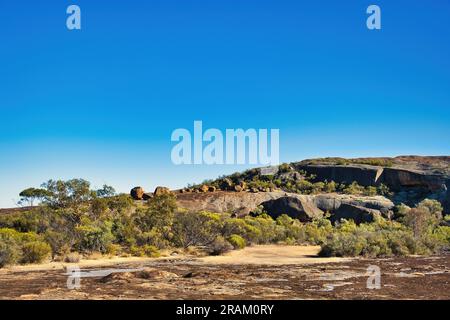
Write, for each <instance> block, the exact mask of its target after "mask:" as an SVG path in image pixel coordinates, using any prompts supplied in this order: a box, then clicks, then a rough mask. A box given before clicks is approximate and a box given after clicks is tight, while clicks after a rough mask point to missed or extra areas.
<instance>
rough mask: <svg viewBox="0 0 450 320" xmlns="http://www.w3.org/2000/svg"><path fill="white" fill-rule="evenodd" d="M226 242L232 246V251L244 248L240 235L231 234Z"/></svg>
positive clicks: (243, 240) (243, 241)
mask: <svg viewBox="0 0 450 320" xmlns="http://www.w3.org/2000/svg"><path fill="white" fill-rule="evenodd" d="M227 240H228V242H229V243H230V244H231V245H232V246H233V248H234V249H244V248H245V245H246V243H245V239H244V238H242V237H241V236H240V235H237V234H232V235H231V236H230V237H229V238H228V239H227Z"/></svg>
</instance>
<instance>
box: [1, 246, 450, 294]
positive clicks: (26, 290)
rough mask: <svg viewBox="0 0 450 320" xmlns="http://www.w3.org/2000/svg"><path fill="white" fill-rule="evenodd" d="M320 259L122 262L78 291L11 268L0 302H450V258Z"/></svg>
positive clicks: (96, 269) (301, 253)
mask: <svg viewBox="0 0 450 320" xmlns="http://www.w3.org/2000/svg"><path fill="white" fill-rule="evenodd" d="M316 252H317V247H297V248H295V247H294V248H292V247H291V246H261V247H251V248H247V250H242V251H238V252H233V253H232V254H230V255H228V256H224V257H208V258H195V257H187V256H184V257H180V258H178V259H164V258H163V259H146V260H142V261H136V260H134V261H121V262H117V261H116V262H117V263H116V264H113V265H108V266H100V265H95V266H85V267H82V271H83V272H85V273H87V274H90V275H91V276H89V277H83V278H81V283H80V285H81V286H80V288H79V289H75V290H69V289H68V288H67V279H68V275H67V274H66V273H65V270H63V268H58V269H51V268H50V269H45V268H44V269H39V270H38V269H36V268H34V269H33V268H30V269H28V270H27V269H20V268H15V269H14V268H12V269H9V270H0V299H450V290H449V289H450V256H449V255H443V256H436V257H405V258H389V259H338V260H335V261H333V260H321V258H318V257H316V256H314V253H316ZM295 259H297V260H295ZM308 259H311V260H308ZM277 260H278V261H277ZM319 260H321V262H322V263H316V261H319ZM280 261H282V262H283V263H279V262H280ZM325 261H327V262H325ZM310 262H311V263H310ZM370 265H376V266H378V267H380V269H381V288H380V289H367V279H368V274H367V267H368V266H370ZM112 268H119V269H121V272H120V273H110V272H111V269H112ZM108 273H109V274H108Z"/></svg>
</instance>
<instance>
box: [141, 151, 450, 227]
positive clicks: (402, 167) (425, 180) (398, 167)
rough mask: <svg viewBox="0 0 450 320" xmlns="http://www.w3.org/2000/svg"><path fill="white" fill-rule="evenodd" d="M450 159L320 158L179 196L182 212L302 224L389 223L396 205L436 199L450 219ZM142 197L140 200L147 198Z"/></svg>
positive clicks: (232, 178)
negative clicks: (262, 214) (258, 215)
mask: <svg viewBox="0 0 450 320" xmlns="http://www.w3.org/2000/svg"><path fill="white" fill-rule="evenodd" d="M449 187H450V157H448V156H441V157H420V156H400V157H395V158H358V159H343V158H323V159H310V160H304V161H301V162H295V163H290V164H283V165H280V166H279V167H272V168H257V169H251V170H248V171H245V172H242V173H235V174H233V175H230V176H225V177H221V178H219V179H216V180H211V181H205V182H204V183H203V184H199V185H196V186H192V187H190V188H185V189H183V190H179V191H178V193H179V194H178V195H177V199H178V203H179V205H180V207H183V208H186V209H188V210H209V211H215V212H229V213H232V214H234V215H236V216H244V215H247V214H251V213H252V212H255V211H258V210H265V211H267V212H269V213H270V214H271V215H272V216H278V215H280V214H282V213H287V214H289V215H290V216H293V217H296V218H299V219H300V220H302V221H309V220H311V219H313V218H314V217H318V216H321V215H323V214H324V213H325V212H328V213H331V219H332V220H338V219H340V218H348V219H354V220H355V221H358V222H363V221H372V220H373V219H374V217H375V216H376V215H382V216H385V217H387V218H390V217H392V215H393V214H394V207H395V205H398V204H401V203H403V204H406V205H409V206H414V205H416V204H417V203H419V202H420V201H422V200H423V199H426V198H428V199H435V200H438V201H439V202H440V203H441V204H442V206H443V207H444V214H450V191H449V190H448V188H449ZM150 196H151V194H146V195H145V196H144V197H150Z"/></svg>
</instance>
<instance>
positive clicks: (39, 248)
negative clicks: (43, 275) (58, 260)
mask: <svg viewBox="0 0 450 320" xmlns="http://www.w3.org/2000/svg"><path fill="white" fill-rule="evenodd" d="M51 252H52V249H51V248H50V246H49V245H48V243H45V242H43V241H32V242H27V243H25V244H24V245H23V246H22V257H21V260H20V262H21V263H40V262H42V261H43V260H44V259H45V258H47V257H48V256H49V255H50V254H51Z"/></svg>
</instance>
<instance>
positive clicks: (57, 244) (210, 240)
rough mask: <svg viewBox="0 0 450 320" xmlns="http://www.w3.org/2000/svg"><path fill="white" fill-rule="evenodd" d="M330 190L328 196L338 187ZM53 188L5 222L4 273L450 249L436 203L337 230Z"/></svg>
mask: <svg viewBox="0 0 450 320" xmlns="http://www.w3.org/2000/svg"><path fill="white" fill-rule="evenodd" d="M330 184H331V182H330V183H324V186H323V188H326V187H327V188H330V189H333V188H335V187H336V186H333V184H331V185H330ZM55 186H56V187H55ZM353 187H355V186H353ZM48 188H49V189H46V190H47V191H48V192H49V193H48V194H53V196H48V198H47V199H45V201H42V203H41V204H40V205H39V206H38V207H36V208H35V209H32V210H30V211H26V212H16V213H12V214H8V215H0V267H3V266H5V265H11V264H17V263H39V262H42V261H44V260H45V259H50V258H51V259H54V260H58V261H68V262H72V261H73V262H76V261H78V260H79V259H80V258H81V257H83V256H84V257H90V256H92V255H99V254H106V255H125V256H126V255H134V256H142V257H143V256H148V257H158V256H159V255H160V251H161V250H162V249H175V248H184V249H193V248H194V249H195V248H198V249H201V250H202V251H203V252H207V253H209V254H215V255H217V254H222V253H224V252H227V251H228V250H232V249H241V248H243V247H245V246H246V245H255V244H268V243H285V244H299V245H302V244H313V245H320V246H322V252H321V254H322V255H324V256H358V255H360V256H367V257H380V256H390V255H407V254H431V253H435V252H439V251H440V250H442V249H444V248H448V247H449V243H450V227H448V226H446V225H445V222H443V218H442V207H441V206H440V204H439V203H438V202H437V201H434V200H424V201H422V202H421V203H419V204H418V205H417V207H415V208H409V207H407V206H399V207H397V210H396V219H397V221H388V220H385V219H383V218H379V219H378V220H376V221H375V222H374V223H370V224H361V225H356V224H355V223H354V222H353V221H340V222H338V223H337V224H336V225H335V226H333V225H332V223H331V222H330V220H329V219H328V217H324V218H321V219H316V220H314V221H312V222H310V223H301V222H300V221H299V220H297V219H293V218H291V217H289V216H287V215H281V216H279V217H278V218H277V219H276V220H274V219H272V218H271V217H270V216H269V215H268V214H266V213H264V212H263V211H261V212H259V214H257V215H256V216H246V217H245V218H234V217H232V216H231V215H230V214H226V213H224V214H218V213H212V212H207V211H202V212H189V211H185V210H184V211H183V210H180V209H178V208H177V206H176V199H175V196H174V195H173V194H162V195H159V196H155V197H153V198H151V199H150V200H148V201H147V202H146V203H144V204H142V203H135V202H133V201H132V200H131V199H130V197H129V196H128V195H113V194H112V193H111V192H110V190H111V189H110V188H107V186H105V187H104V190H106V191H105V192H104V193H102V192H97V191H93V190H90V188H89V183H87V184H86V182H85V181H84V180H80V181H74V180H70V181H69V182H64V181H57V182H52V183H49V184H48ZM357 189H358V188H357ZM108 190H109V191H108ZM105 194H108V195H105ZM100 195H101V196H100ZM52 197H55V198H52Z"/></svg>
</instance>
